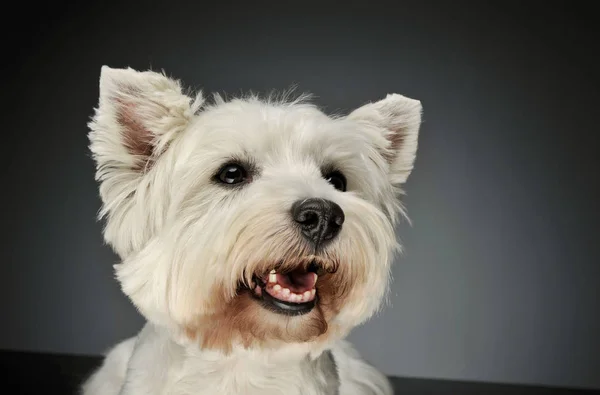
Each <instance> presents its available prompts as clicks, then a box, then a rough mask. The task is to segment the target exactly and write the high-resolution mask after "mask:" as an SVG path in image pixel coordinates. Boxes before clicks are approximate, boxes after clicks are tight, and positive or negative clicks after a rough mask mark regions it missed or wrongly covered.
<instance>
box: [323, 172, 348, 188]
mask: <svg viewBox="0 0 600 395" xmlns="http://www.w3.org/2000/svg"><path fill="white" fill-rule="evenodd" d="M325 179H326V180H327V181H328V182H329V183H330V184H331V185H333V187H334V188H335V189H337V190H338V191H342V192H346V177H344V175H343V174H342V173H340V172H339V171H333V172H331V173H329V174H327V175H326V176H325Z"/></svg>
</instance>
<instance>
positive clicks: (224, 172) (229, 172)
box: [217, 164, 248, 185]
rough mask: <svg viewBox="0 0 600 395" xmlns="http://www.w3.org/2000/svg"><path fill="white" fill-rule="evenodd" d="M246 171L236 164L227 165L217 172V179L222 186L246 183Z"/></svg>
mask: <svg viewBox="0 0 600 395" xmlns="http://www.w3.org/2000/svg"><path fill="white" fill-rule="evenodd" d="M247 177H248V173H247V172H246V169H244V168H243V167H242V166H240V165H237V164H228V165H225V166H223V168H221V170H219V174H218V177H217V178H218V179H219V181H221V182H222V183H224V184H229V185H234V184H239V183H241V182H244V181H246V179H247Z"/></svg>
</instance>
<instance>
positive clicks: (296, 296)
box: [293, 294, 302, 302]
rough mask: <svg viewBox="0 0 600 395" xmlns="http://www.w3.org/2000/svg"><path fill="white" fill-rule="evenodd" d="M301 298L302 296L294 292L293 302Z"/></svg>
mask: <svg viewBox="0 0 600 395" xmlns="http://www.w3.org/2000/svg"><path fill="white" fill-rule="evenodd" d="M301 299H302V296H300V295H298V294H294V300H293V302H299V301H300V300H301Z"/></svg>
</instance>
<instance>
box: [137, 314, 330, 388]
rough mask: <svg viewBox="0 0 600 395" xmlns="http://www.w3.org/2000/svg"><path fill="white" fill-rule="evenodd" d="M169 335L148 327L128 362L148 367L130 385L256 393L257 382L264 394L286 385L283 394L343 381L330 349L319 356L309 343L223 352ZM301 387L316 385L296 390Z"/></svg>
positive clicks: (143, 331)
mask: <svg viewBox="0 0 600 395" xmlns="http://www.w3.org/2000/svg"><path fill="white" fill-rule="evenodd" d="M171 335H172V333H170V331H168V330H166V329H164V328H158V327H155V326H153V325H151V324H147V325H146V327H145V328H144V329H143V330H142V331H141V332H140V334H139V335H138V339H137V343H136V346H135V348H134V350H133V354H132V356H131V359H130V361H129V367H130V368H131V367H137V368H135V370H137V369H139V367H140V366H144V367H145V369H144V370H145V372H144V375H143V376H140V381H137V380H136V381H135V382H133V381H132V382H128V383H127V384H126V386H127V385H129V386H134V385H135V386H136V388H146V387H148V388H162V387H165V388H167V387H168V388H176V389H177V391H175V392H173V393H178V394H179V393H182V394H193V393H197V389H198V388H203V389H204V390H214V391H217V392H218V391H223V389H224V388H227V390H226V391H224V392H222V393H240V394H241V393H244V394H252V393H255V392H254V389H255V387H254V386H255V385H257V383H260V385H259V386H260V387H261V388H263V392H261V394H267V395H268V394H271V392H269V391H268V390H267V391H266V392H264V389H268V388H273V390H274V392H273V394H275V393H277V394H280V393H281V392H280V391H281V390H282V389H283V390H285V389H286V387H288V386H289V390H288V391H287V392H284V393H289V394H296V393H298V394H300V393H311V394H312V393H336V392H335V388H337V386H338V384H339V380H338V376H337V368H336V365H335V361H334V360H333V357H332V355H331V353H330V352H329V351H326V350H321V352H320V353H319V355H318V356H316V357H315V353H314V352H311V351H312V350H310V349H309V347H308V346H306V345H289V346H287V347H285V348H282V349H280V350H260V349H244V348H242V347H237V348H234V350H232V352H230V353H224V352H222V351H211V350H202V349H200V348H199V347H198V346H194V345H192V344H188V345H181V344H178V343H177V342H176V341H174V339H173V337H172V336H171ZM136 377H137V376H136ZM309 377H310V379H309ZM282 378H286V379H285V380H282ZM315 378H318V380H315ZM307 383H308V384H307ZM303 385H311V386H313V387H314V388H312V389H311V390H310V391H308V392H302V391H298V389H301V388H302V386H303ZM282 386H283V387H284V388H282ZM275 389H276V390H277V391H275ZM329 389H331V390H329ZM217 392H215V393H217ZM125 393H127V392H125Z"/></svg>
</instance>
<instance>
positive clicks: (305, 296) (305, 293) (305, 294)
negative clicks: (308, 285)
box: [302, 291, 310, 301]
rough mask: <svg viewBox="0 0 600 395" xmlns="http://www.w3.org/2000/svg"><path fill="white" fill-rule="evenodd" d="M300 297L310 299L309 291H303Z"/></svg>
mask: <svg viewBox="0 0 600 395" xmlns="http://www.w3.org/2000/svg"><path fill="white" fill-rule="evenodd" d="M302 299H304V300H306V301H308V300H310V291H306V292H304V295H303V296H302Z"/></svg>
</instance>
